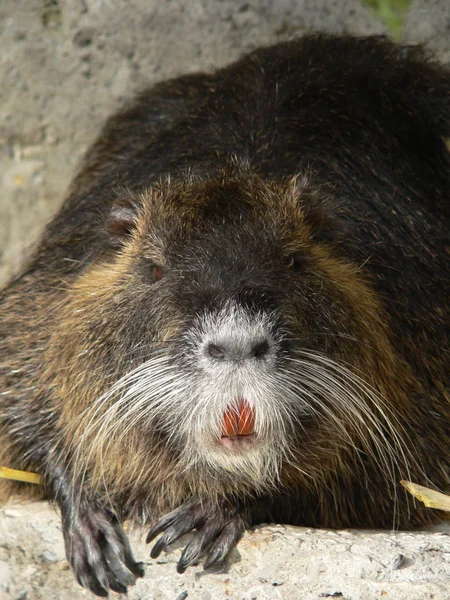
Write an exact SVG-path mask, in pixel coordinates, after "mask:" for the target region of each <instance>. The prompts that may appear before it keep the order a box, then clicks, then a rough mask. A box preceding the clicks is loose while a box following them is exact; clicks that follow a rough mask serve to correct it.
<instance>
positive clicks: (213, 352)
mask: <svg viewBox="0 0 450 600" xmlns="http://www.w3.org/2000/svg"><path fill="white" fill-rule="evenodd" d="M207 352H208V354H209V355H210V356H211V358H215V359H217V360H223V359H224V358H225V350H224V349H223V348H221V347H220V346H216V345H215V344H209V345H208V348H207Z"/></svg>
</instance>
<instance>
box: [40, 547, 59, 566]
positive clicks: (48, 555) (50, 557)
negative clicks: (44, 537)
mask: <svg viewBox="0 0 450 600" xmlns="http://www.w3.org/2000/svg"><path fill="white" fill-rule="evenodd" d="M41 557H42V558H43V559H44V560H46V561H47V562H49V563H55V562H58V557H57V556H56V554H55V553H54V552H52V551H51V550H46V551H45V552H44V553H43V554H41Z"/></svg>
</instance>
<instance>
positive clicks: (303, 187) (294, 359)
mask: <svg viewBox="0 0 450 600" xmlns="http://www.w3.org/2000/svg"><path fill="white" fill-rule="evenodd" d="M326 204H327V203H326V201H325V200H324V199H323V198H321V196H320V193H319V192H318V191H316V190H315V189H314V187H312V186H310V185H309V184H308V182H307V181H304V180H302V181H300V180H294V181H286V182H279V183H273V182H266V181H264V180H263V179H261V178H260V177H259V176H257V175H254V174H252V173H250V172H247V171H239V170H237V169H233V170H226V171H224V172H223V173H220V174H219V175H218V176H217V177H214V178H211V179H207V180H202V179H196V178H194V177H188V178H186V179H185V180H181V181H175V182H173V181H172V182H170V181H165V182H162V183H160V184H157V185H154V186H153V187H152V188H151V189H149V190H148V191H146V192H145V193H142V194H131V193H124V194H123V195H122V196H121V197H120V198H119V199H118V201H117V202H116V203H115V204H114V206H113V207H112V209H111V212H110V214H109V216H108V218H107V222H106V230H107V233H108V238H109V247H108V248H105V252H104V253H103V254H102V255H101V256H99V257H98V260H97V261H96V262H95V263H94V264H92V265H90V266H88V267H87V268H86V269H85V271H84V273H83V274H82V275H80V276H79V277H78V278H77V279H76V280H75V282H74V283H73V284H72V285H71V289H70V290H69V292H68V297H67V301H66V303H65V306H64V308H63V314H64V317H63V320H62V321H61V323H60V324H59V325H58V327H57V328H56V331H55V334H54V336H53V341H52V345H51V350H50V351H49V352H50V354H51V355H50V356H49V357H48V361H47V362H48V365H49V373H47V375H48V377H49V381H50V379H51V381H52V386H53V387H54V388H55V390H56V395H57V397H58V406H57V409H58V411H59V414H60V415H61V417H60V419H61V425H62V430H63V432H64V440H65V442H64V448H65V449H66V450H67V440H69V444H70V447H71V453H72V461H73V463H74V465H75V471H76V472H79V473H81V472H83V473H89V479H90V482H91V485H93V486H96V487H101V486H106V488H107V491H108V494H110V495H111V496H113V495H114V490H116V489H117V490H120V491H121V492H122V493H123V490H127V494H129V497H130V498H132V499H133V500H135V499H136V498H137V497H140V498H146V499H147V500H148V498H150V497H153V490H158V494H159V496H164V490H169V491H168V492H167V494H166V495H169V496H170V497H171V498H173V497H174V498H173V502H174V503H175V504H176V503H177V502H178V501H179V499H180V498H177V497H176V496H177V494H176V493H175V491H174V490H175V489H177V490H179V495H180V497H181V495H182V494H186V490H188V492H189V491H190V492H192V491H194V490H195V491H198V490H199V489H204V490H207V491H208V494H210V495H211V494H213V493H214V492H217V493H219V492H220V493H224V492H225V493H227V492H235V493H242V492H252V491H260V490H263V489H266V488H270V487H271V486H273V485H277V484H279V483H280V482H283V481H286V480H287V479H291V480H292V479H293V478H294V479H297V480H298V479H301V480H302V481H305V482H308V481H312V480H316V481H317V477H320V478H323V477H324V476H325V475H324V474H326V472H327V471H329V472H336V470H339V469H342V468H345V467H342V466H339V465H341V464H342V462H343V461H341V458H340V457H342V453H343V452H345V453H348V454H354V455H355V460H359V459H360V457H359V454H360V453H362V452H372V453H373V454H374V455H376V456H377V459H376V460H378V461H379V462H380V463H383V465H384V468H385V470H388V469H389V468H390V465H391V454H392V453H393V448H394V447H395V445H396V443H397V441H396V440H397V438H396V430H395V426H394V425H393V423H394V420H395V418H394V416H393V414H391V413H390V412H389V411H390V409H389V408H387V406H386V403H385V402H386V401H385V400H383V399H382V398H383V394H384V391H385V389H386V388H387V387H388V386H389V388H390V389H392V381H391V379H392V378H393V375H392V373H393V359H392V358H391V357H390V350H389V345H388V342H387V341H386V335H385V331H384V327H383V325H382V319H381V318H380V309H379V306H378V305H377V302H376V301H375V300H374V295H373V293H372V290H371V287H370V285H369V284H368V283H367V281H365V279H364V278H363V277H362V275H361V274H360V273H359V272H358V268H357V267H356V266H355V265H352V264H350V263H348V262H346V261H345V260H344V259H343V258H340V257H339V253H338V251H337V250H336V247H337V242H336V238H335V237H334V236H335V233H334V231H335V230H336V228H337V230H339V227H338V225H337V224H336V223H335V222H334V221H333V220H332V219H331V217H329V216H328V215H327V205H326ZM55 364H56V365H58V369H57V372H56V373H55V372H52V369H54V367H53V366H52V365H55ZM161 490H162V492H161ZM155 494H156V492H155ZM147 500H146V501H147ZM130 501H131V500H130Z"/></svg>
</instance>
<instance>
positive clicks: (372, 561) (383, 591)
mask: <svg viewBox="0 0 450 600" xmlns="http://www.w3.org/2000/svg"><path fill="white" fill-rule="evenodd" d="M145 533H146V531H145V529H141V528H140V527H139V528H135V529H134V530H133V531H131V532H130V538H131V543H132V547H133V550H134V554H135V557H136V559H138V560H142V561H144V562H145V563H146V564H147V568H146V574H145V577H144V579H142V580H139V581H138V582H137V584H136V585H135V586H134V587H132V588H130V589H129V593H128V598H129V600H185V599H186V600H194V599H195V600H230V599H233V600H319V599H321V598H341V599H345V600H380V599H383V600H384V599H386V600H389V599H391V600H431V599H433V600H448V599H449V598H450V535H449V534H448V533H445V532H419V533H410V532H401V533H392V532H388V531H382V532H367V531H364V532H363V531H350V530H344V531H325V530H311V529H305V528H300V527H291V526H288V527H286V526H281V525H267V526H264V527H260V528H257V529H255V530H253V531H250V532H248V533H246V534H245V536H244V537H243V539H242V540H241V542H240V543H239V545H238V547H237V548H236V549H235V550H234V551H233V552H232V554H231V556H230V558H229V561H228V563H227V565H226V568H225V569H223V570H221V571H215V572H214V571H213V572H211V571H208V572H205V571H203V569H202V566H201V564H200V565H198V566H194V567H191V568H189V569H188V570H187V571H186V573H184V574H183V575H178V574H177V572H176V568H175V567H176V562H177V560H178V558H179V556H180V553H181V550H182V548H183V547H184V545H185V543H186V541H187V539H188V538H187V536H186V537H185V538H183V540H182V541H181V542H180V543H178V544H175V545H174V546H173V547H172V548H171V550H170V552H168V553H166V554H163V555H161V556H160V557H159V558H158V559H157V560H151V559H149V550H150V548H149V546H147V545H146V544H145V543H144V541H143V540H144V538H145ZM111 596H112V597H117V598H119V597H120V596H117V595H116V594H114V593H113V594H111ZM91 597H93V596H92V595H91V594H90V593H89V592H88V591H86V590H83V589H82V588H81V587H80V586H79V585H78V584H77V583H76V581H75V579H74V577H73V575H72V573H71V571H70V569H69V565H68V563H67V561H66V560H65V554H64V544H63V539H62V533H61V529H60V522H59V517H58V515H57V514H56V512H55V511H54V510H53V509H52V508H51V507H50V506H49V505H48V504H47V503H46V502H34V503H29V504H21V503H19V502H17V501H16V502H11V503H9V504H8V505H7V506H6V507H3V509H0V598H1V600H69V599H70V600H81V599H82V598H91Z"/></svg>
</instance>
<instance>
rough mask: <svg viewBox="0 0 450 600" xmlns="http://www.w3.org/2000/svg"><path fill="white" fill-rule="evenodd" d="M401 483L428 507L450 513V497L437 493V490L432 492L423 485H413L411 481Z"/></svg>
mask: <svg viewBox="0 0 450 600" xmlns="http://www.w3.org/2000/svg"><path fill="white" fill-rule="evenodd" d="M400 483H401V484H402V486H403V487H405V488H406V489H407V490H408V492H409V493H410V494H412V495H413V496H415V497H416V498H417V499H418V500H420V501H421V502H423V503H424V504H425V506H426V507H428V508H438V509H439V510H447V511H450V496H447V495H446V494H441V492H436V491H435V490H430V489H429V488H426V487H424V486H423V485H419V484H417V483H411V481H400Z"/></svg>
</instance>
